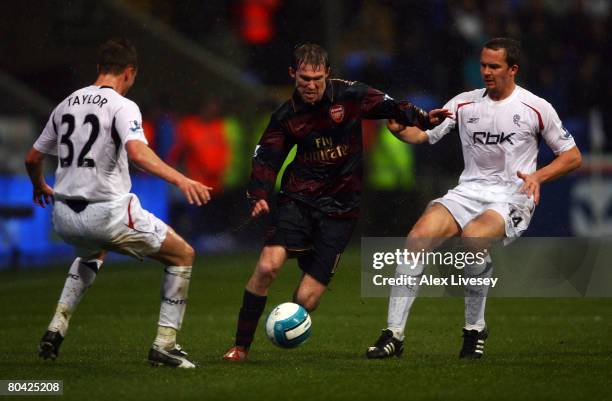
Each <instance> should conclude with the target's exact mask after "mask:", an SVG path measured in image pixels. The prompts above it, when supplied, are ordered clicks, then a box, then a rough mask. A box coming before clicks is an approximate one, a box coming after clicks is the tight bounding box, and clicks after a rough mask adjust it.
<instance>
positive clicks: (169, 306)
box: [148, 228, 196, 368]
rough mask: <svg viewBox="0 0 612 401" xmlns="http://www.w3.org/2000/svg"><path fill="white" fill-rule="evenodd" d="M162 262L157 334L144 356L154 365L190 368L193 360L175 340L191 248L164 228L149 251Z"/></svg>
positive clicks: (183, 306) (184, 299)
mask: <svg viewBox="0 0 612 401" xmlns="http://www.w3.org/2000/svg"><path fill="white" fill-rule="evenodd" d="M150 257H151V258H153V259H155V260H158V261H160V262H162V263H164V264H165V265H166V268H165V270H164V273H165V274H164V278H163V280H162V285H161V293H160V297H161V306H160V311H159V320H158V323H157V326H158V327H157V336H156V337H155V340H154V342H153V346H152V347H151V349H150V350H149V355H148V360H149V362H150V363H151V364H152V365H154V366H157V365H165V366H171V367H179V368H194V367H196V364H195V363H194V362H193V361H192V360H190V359H189V358H188V357H187V353H186V352H185V351H184V350H183V349H182V348H181V346H180V345H178V344H177V343H176V334H177V332H178V331H179V330H180V329H181V326H182V323H183V317H184V315H185V309H186V307H187V299H188V291H189V282H190V279H191V270H192V265H193V261H194V259H195V251H194V250H193V248H192V247H191V245H189V244H188V243H187V241H185V240H184V239H183V238H182V237H181V236H180V235H178V234H177V233H176V232H175V231H174V230H172V229H171V228H168V232H167V234H166V238H165V239H164V241H163V242H162V244H161V246H160V248H159V250H158V251H157V252H156V253H155V254H153V255H150Z"/></svg>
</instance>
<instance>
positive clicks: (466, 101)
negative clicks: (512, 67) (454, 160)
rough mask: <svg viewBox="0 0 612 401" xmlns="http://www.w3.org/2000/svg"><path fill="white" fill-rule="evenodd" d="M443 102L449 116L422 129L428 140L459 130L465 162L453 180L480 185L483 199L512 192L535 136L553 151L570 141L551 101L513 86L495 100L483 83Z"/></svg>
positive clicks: (528, 163) (528, 169) (531, 167)
mask: <svg viewBox="0 0 612 401" xmlns="http://www.w3.org/2000/svg"><path fill="white" fill-rule="evenodd" d="M444 108H445V109H448V110H449V111H451V112H452V113H454V114H455V118H454V119H450V118H447V119H446V120H445V121H444V122H443V123H442V124H440V125H439V126H437V127H435V128H434V129H431V130H428V131H426V133H427V135H428V136H429V143H431V144H434V143H436V142H438V141H439V140H440V139H441V138H442V137H443V136H444V135H446V134H448V133H449V132H451V131H453V130H458V131H459V136H460V138H461V145H462V147H463V160H464V162H465V168H464V170H463V172H462V173H461V177H460V178H459V184H461V185H463V186H464V187H465V186H467V187H472V188H475V189H478V188H480V189H484V192H486V194H485V193H483V196H482V198H483V200H485V201H486V200H487V197H488V196H487V194H513V193H516V192H517V190H518V189H519V188H520V187H521V186H522V184H523V180H521V179H520V178H518V177H517V175H516V173H517V172H518V171H520V172H522V173H527V174H529V173H533V172H534V171H535V170H536V162H537V156H538V145H539V142H540V138H544V141H546V144H547V145H548V146H549V147H550V148H551V149H552V151H553V152H554V153H555V154H559V153H561V152H564V151H566V150H569V149H571V148H572V147H574V146H576V144H575V142H574V139H573V138H572V136H571V135H570V133H569V132H568V131H567V130H566V129H565V128H563V125H562V124H561V120H560V119H559V116H558V115H557V112H556V111H555V109H554V108H553V107H552V105H551V104H550V103H548V102H547V101H546V100H544V99H542V98H540V97H538V96H536V95H534V94H533V93H531V92H529V91H527V90H525V89H523V88H521V87H519V86H516V88H515V89H514V91H513V92H512V94H511V95H510V96H509V97H507V98H506V99H503V100H500V101H494V100H492V99H491V98H490V97H489V96H487V93H486V90H485V89H477V90H473V91H470V92H464V93H461V94H459V95H457V96H455V97H454V98H453V99H451V100H450V101H449V102H448V103H446V104H445V105H444ZM493 198H495V197H493ZM495 200H497V199H491V200H490V201H495Z"/></svg>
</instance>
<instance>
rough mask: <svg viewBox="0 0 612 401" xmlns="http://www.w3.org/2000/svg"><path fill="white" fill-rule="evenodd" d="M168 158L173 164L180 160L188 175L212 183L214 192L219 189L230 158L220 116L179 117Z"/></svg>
mask: <svg viewBox="0 0 612 401" xmlns="http://www.w3.org/2000/svg"><path fill="white" fill-rule="evenodd" d="M168 160H169V162H170V164H174V165H176V164H177V162H181V161H183V162H184V165H185V170H186V175H187V176H188V177H189V178H191V179H194V180H196V181H199V182H201V183H203V184H205V185H208V186H210V187H213V191H214V192H218V191H219V190H221V188H222V185H223V175H224V174H225V170H226V169H227V167H228V166H229V162H230V147H229V144H228V142H227V139H226V132H225V123H224V121H223V119H221V118H215V119H212V120H209V121H204V120H202V118H200V117H199V116H198V115H190V116H186V117H184V118H182V119H181V120H180V121H179V123H178V125H177V129H176V142H175V144H174V146H173V147H172V149H171V150H170V153H169V155H168Z"/></svg>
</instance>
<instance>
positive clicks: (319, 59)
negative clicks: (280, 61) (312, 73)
mask: <svg viewBox="0 0 612 401" xmlns="http://www.w3.org/2000/svg"><path fill="white" fill-rule="evenodd" d="M301 64H310V65H313V66H317V65H324V66H325V69H327V68H329V59H328V58H327V51H325V49H324V48H322V47H321V46H319V45H317V44H316V43H305V44H303V45H299V46H296V47H295V50H293V59H292V60H291V66H292V67H293V68H294V69H296V70H297V69H298V68H299V66H300V65H301Z"/></svg>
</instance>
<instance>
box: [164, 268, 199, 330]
mask: <svg viewBox="0 0 612 401" xmlns="http://www.w3.org/2000/svg"><path fill="white" fill-rule="evenodd" d="M165 272H166V274H165V275H164V279H163V281H162V286H161V307H160V310H159V321H158V323H157V324H158V325H159V326H163V327H171V328H173V329H175V330H180V329H181V324H182V323H183V316H184V314H185V308H186V306H187V292H188V291H189V279H190V278H191V266H168V267H167V268H166V269H165Z"/></svg>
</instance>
